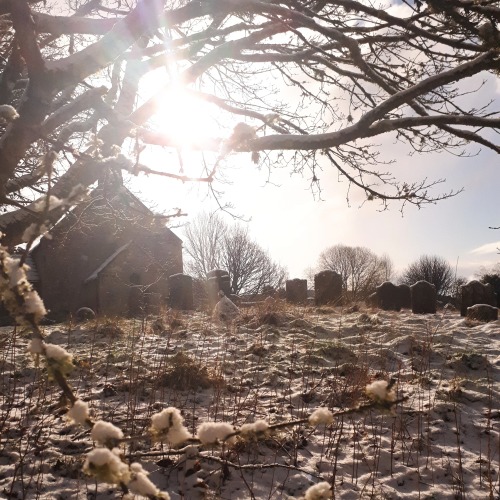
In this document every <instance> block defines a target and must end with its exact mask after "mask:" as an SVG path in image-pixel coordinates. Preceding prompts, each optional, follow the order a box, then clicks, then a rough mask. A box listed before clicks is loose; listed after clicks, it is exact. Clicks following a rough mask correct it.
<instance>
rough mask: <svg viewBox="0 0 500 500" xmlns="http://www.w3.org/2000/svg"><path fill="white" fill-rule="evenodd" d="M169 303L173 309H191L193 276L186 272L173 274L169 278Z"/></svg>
mask: <svg viewBox="0 0 500 500" xmlns="http://www.w3.org/2000/svg"><path fill="white" fill-rule="evenodd" d="M168 288H169V297H168V305H169V307H171V308H172V309H180V310H181V311H190V310H192V309H194V306H193V278H191V276H187V275H186V274H182V273H179V274H173V275H172V276H170V277H169V278H168Z"/></svg>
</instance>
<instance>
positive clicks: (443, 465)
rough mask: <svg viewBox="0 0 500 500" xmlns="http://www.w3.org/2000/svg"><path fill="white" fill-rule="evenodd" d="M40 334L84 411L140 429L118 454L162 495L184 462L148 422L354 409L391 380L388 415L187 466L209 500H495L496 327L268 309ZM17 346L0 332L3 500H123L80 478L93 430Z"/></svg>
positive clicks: (370, 414) (13, 337)
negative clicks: (176, 415) (73, 417)
mask: <svg viewBox="0 0 500 500" xmlns="http://www.w3.org/2000/svg"><path fill="white" fill-rule="evenodd" d="M44 334H45V335H46V336H47V338H46V342H50V343H53V344H57V345H61V346H62V347H64V348H65V349H66V350H68V351H69V352H71V353H72V354H73V356H74V361H75V365H76V366H75V369H74V371H73V373H72V374H71V375H70V377H69V381H70V383H71V385H72V387H73V388H74V390H75V391H76V393H77V394H78V396H79V397H80V398H81V399H82V400H84V401H86V402H88V404H89V406H90V410H91V415H92V417H93V418H94V419H104V420H107V421H110V422H112V423H113V424H115V425H116V426H118V427H120V428H121V429H122V430H123V431H124V433H125V435H126V436H141V435H142V436H144V437H143V438H142V439H139V440H131V441H129V442H127V443H123V444H122V445H121V450H122V453H123V454H124V456H125V457H126V460H130V461H136V462H140V463H141V464H142V466H143V467H144V468H145V469H146V470H147V471H148V472H149V473H150V476H149V477H150V479H151V480H152V481H153V482H154V483H155V484H156V485H157V486H158V487H159V488H161V489H162V490H165V491H168V492H169V494H170V496H171V498H174V499H175V498H182V496H183V492H184V497H185V498H188V499H190V494H189V493H186V489H185V482H186V474H185V471H186V462H185V455H184V454H179V453H178V451H177V450H173V449H172V448H170V447H169V446H168V445H167V444H165V443H161V442H160V443H152V442H151V441H150V440H149V438H148V429H149V427H150V426H151V416H152V415H153V414H154V413H157V412H159V411H161V410H162V409H164V408H166V407H169V406H172V407H176V408H178V409H179V410H181V412H182V415H183V417H184V424H185V425H186V426H187V428H188V429H189V431H190V432H191V433H193V435H196V430H197V428H198V427H199V425H200V424H201V423H202V422H206V421H211V422H212V421H216V422H227V423H229V424H231V425H234V426H236V427H240V426H241V425H243V424H245V423H250V422H253V421H255V420H259V419H264V420H266V421H267V422H268V423H269V424H276V423H280V422H285V421H289V420H296V419H301V418H306V417H308V416H309V415H310V414H311V412H312V411H314V410H315V409H316V408H318V407H327V408H329V409H330V410H331V411H333V412H338V411H342V410H348V409H352V408H355V407H357V406H359V405H363V404H365V403H367V401H368V400H367V397H366V394H365V387H366V385H367V384H369V383H371V382H373V381H375V380H387V381H389V380H390V379H391V378H393V379H395V385H394V388H395V390H396V392H397V397H398V398H399V399H403V398H404V401H402V402H401V403H398V404H397V405H395V406H394V407H393V408H392V409H391V410H385V411H384V410H383V409H380V408H370V409H368V410H365V411H361V412H360V411H356V412H351V413H349V412H346V413H345V415H342V416H338V417H337V418H335V420H334V422H333V423H332V424H331V425H327V426H325V425H319V426H316V427H311V426H309V425H305V424H301V425H295V426H291V427H283V428H280V429H278V430H276V431H275V432H273V433H272V434H269V435H265V436H263V437H262V439H259V440H252V439H246V440H244V439H241V438H238V439H236V440H234V442H232V443H231V444H226V445H225V446H223V447H212V446H205V447H202V448H200V451H199V454H198V456H197V457H196V460H195V462H194V463H195V466H194V467H192V469H191V470H192V471H193V474H196V477H197V478H199V481H200V483H202V484H204V488H203V489H204V491H205V493H206V496H207V497H208V498H220V499H231V500H236V499H251V498H255V499H278V498H279V499H292V498H300V497H301V496H303V495H304V493H305V492H306V490H307V489H308V488H309V487H310V486H312V485H314V484H316V483H319V482H321V481H328V482H329V483H330V484H331V485H333V493H332V497H333V498H338V499H358V498H373V499H436V500H438V499H439V500H441V499H456V498H460V499H462V498H464V499H465V498H466V499H491V500H496V499H498V498H499V495H500V487H499V431H500V384H499V381H500V375H499V369H500V321H495V322H491V323H476V322H471V321H469V320H465V319H463V318H461V317H460V316H459V314H458V312H455V311H447V310H443V311H440V312H438V314H436V315H422V316H418V315H413V314H411V312H408V311H403V312H401V313H397V312H384V311H379V310H376V309H364V308H360V309H359V310H356V311H354V312H352V311H351V312H350V311H349V310H347V309H345V310H343V309H341V308H326V307H325V308H314V307H309V308H299V307H296V308H292V307H290V306H287V305H285V304H281V303H275V304H273V305H269V304H268V305H267V306H266V307H264V306H262V307H261V308H260V309H259V308H253V309H252V308H250V309H245V310H243V311H242V314H241V315H240V317H239V318H238V319H237V320H236V321H235V322H234V323H231V324H224V323H218V322H214V321H212V319H211V318H210V317H209V316H207V315H205V314H204V313H193V314H180V313H168V312H167V313H166V314H165V315H164V316H163V317H162V318H160V319H158V318H150V319H148V320H144V321H140V320H123V319H117V320H109V319H108V320H98V321H90V322H87V323H83V324H80V325H71V324H60V325H54V326H50V327H44ZM28 341H29V334H28V333H24V332H23V331H22V330H20V329H14V328H13V327H3V328H1V329H0V498H8V499H25V498H26V499H36V498H40V499H60V500H64V499H107V498H110V499H111V498H113V499H114V498H122V496H123V493H122V492H121V491H120V490H119V488H118V489H117V488H113V487H111V486H110V485H107V484H104V483H97V482H96V480H95V479H94V478H92V477H89V476H87V475H85V474H84V473H83V472H82V465H83V463H84V461H85V457H86V454H87V453H88V452H89V451H91V450H92V449H93V447H94V445H93V442H92V440H91V438H90V431H89V430H86V429H84V428H83V427H79V426H76V425H74V424H70V423H68V420H67V418H66V417H65V413H66V402H65V401H64V399H63V398H62V397H61V391H60V389H58V387H57V386H56V384H55V383H53V382H50V381H48V380H47V373H46V370H45V368H44V366H43V363H41V365H40V366H39V367H37V366H36V365H35V363H34V361H33V359H32V358H31V356H30V354H28V353H27V349H26V348H27V344H28Z"/></svg>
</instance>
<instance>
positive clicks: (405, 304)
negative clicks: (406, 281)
mask: <svg viewBox="0 0 500 500" xmlns="http://www.w3.org/2000/svg"><path fill="white" fill-rule="evenodd" d="M398 291H399V303H400V306H401V307H402V308H403V309H410V308H411V290H410V287H409V286H408V285H398Z"/></svg>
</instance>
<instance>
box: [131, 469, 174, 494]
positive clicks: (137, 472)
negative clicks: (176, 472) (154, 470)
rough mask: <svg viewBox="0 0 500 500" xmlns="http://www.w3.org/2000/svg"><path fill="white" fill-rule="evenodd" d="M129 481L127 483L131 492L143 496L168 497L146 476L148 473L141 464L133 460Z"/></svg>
mask: <svg viewBox="0 0 500 500" xmlns="http://www.w3.org/2000/svg"><path fill="white" fill-rule="evenodd" d="M130 476H131V478H130V482H129V483H128V484H127V486H128V488H129V490H130V492H131V493H134V494H135V495H141V496H144V497H148V498H151V497H155V498H163V499H165V500H169V499H170V495H169V494H168V493H166V492H164V491H160V490H159V489H158V488H157V487H156V486H155V485H154V483H153V482H151V481H150V479H149V478H148V473H147V472H146V471H145V470H144V469H143V468H142V465H141V464H139V463H137V462H134V463H133V464H131V465H130Z"/></svg>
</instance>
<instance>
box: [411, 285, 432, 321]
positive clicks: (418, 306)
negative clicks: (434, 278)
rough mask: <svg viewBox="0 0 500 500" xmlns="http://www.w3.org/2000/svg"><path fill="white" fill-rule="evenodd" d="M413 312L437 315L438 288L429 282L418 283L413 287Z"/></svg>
mask: <svg viewBox="0 0 500 500" xmlns="http://www.w3.org/2000/svg"><path fill="white" fill-rule="evenodd" d="M410 290H411V310H412V312H413V313H414V314H435V313H436V310H437V293H436V287H435V286H434V285H433V284H432V283H429V282H428V281H424V280H422V281H417V282H416V283H414V284H413V285H412V286H411V287H410Z"/></svg>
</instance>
